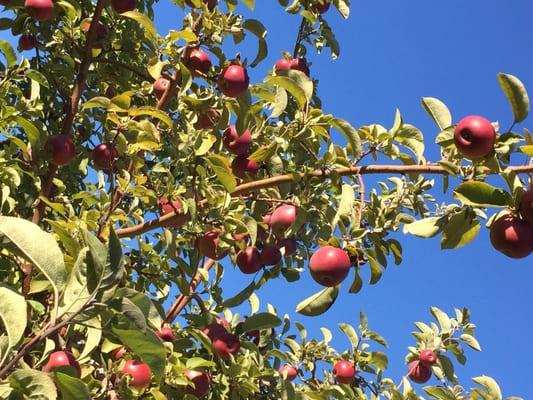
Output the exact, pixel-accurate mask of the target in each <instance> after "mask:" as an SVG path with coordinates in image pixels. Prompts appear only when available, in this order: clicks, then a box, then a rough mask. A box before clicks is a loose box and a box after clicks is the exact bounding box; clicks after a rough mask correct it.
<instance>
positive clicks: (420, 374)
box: [407, 349, 437, 384]
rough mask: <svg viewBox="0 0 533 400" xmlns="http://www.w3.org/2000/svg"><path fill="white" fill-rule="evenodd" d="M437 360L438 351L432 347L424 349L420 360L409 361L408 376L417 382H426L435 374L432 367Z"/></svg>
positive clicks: (419, 357)
mask: <svg viewBox="0 0 533 400" xmlns="http://www.w3.org/2000/svg"><path fill="white" fill-rule="evenodd" d="M436 362H437V353H436V352H435V351H434V350H431V349H425V350H422V351H421V352H420V354H419V356H418V360H414V361H411V362H410V363H409V367H408V371H407V377H408V378H409V379H411V380H412V381H413V382H415V383H420V384H423V383H426V382H427V381H429V380H430V379H431V376H432V375H433V372H432V369H431V367H432V366H433V365H435V363H436Z"/></svg>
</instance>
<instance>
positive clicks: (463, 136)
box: [453, 115, 496, 159]
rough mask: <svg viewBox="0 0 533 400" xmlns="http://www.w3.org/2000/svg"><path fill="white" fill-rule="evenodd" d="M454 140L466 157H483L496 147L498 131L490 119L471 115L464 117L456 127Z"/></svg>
mask: <svg viewBox="0 0 533 400" xmlns="http://www.w3.org/2000/svg"><path fill="white" fill-rule="evenodd" d="M453 141H454V143H455V147H457V150H458V151H459V153H460V154H462V155H463V156H464V157H466V158H470V159H475V158H481V157H485V156H486V155H488V154H489V153H490V152H491V151H492V150H493V149H494V144H495V143H496V131H495V130H494V126H492V124H491V122H490V121H489V120H487V119H485V118H483V117H480V116H477V115H470V116H468V117H465V118H463V119H462V120H461V121H460V122H459V123H458V124H457V126H456V127H455V132H454V135H453Z"/></svg>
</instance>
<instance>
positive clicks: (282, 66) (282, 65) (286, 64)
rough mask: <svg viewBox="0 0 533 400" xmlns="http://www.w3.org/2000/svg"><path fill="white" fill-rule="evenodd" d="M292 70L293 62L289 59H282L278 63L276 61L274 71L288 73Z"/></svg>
mask: <svg viewBox="0 0 533 400" xmlns="http://www.w3.org/2000/svg"><path fill="white" fill-rule="evenodd" d="M289 69H291V60H290V59H287V58H282V59H280V60H278V61H276V64H275V65H274V71H275V72H279V71H288V70H289Z"/></svg>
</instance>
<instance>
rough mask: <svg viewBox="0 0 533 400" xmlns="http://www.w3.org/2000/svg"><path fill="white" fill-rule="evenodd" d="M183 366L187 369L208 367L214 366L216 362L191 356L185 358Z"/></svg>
mask: <svg viewBox="0 0 533 400" xmlns="http://www.w3.org/2000/svg"><path fill="white" fill-rule="evenodd" d="M185 366H186V367H187V369H196V368H210V367H215V366H216V363H214V362H213V361H209V360H206V359H204V358H200V357H192V358H189V359H187V362H186V363H185Z"/></svg>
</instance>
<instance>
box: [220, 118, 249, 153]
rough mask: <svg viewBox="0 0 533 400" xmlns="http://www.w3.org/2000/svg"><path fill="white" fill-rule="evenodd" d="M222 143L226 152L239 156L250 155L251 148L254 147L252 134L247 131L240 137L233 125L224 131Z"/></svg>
mask: <svg viewBox="0 0 533 400" xmlns="http://www.w3.org/2000/svg"><path fill="white" fill-rule="evenodd" d="M222 143H223V144H224V147H225V148H226V150H228V151H229V152H230V153H232V154H235V155H237V156H240V155H243V154H246V153H248V150H250V146H251V145H252V134H251V133H250V131H249V130H248V129H245V130H244V132H242V133H241V134H240V135H239V132H237V128H236V127H235V125H231V126H229V127H228V128H226V130H225V131H224V135H223V136H222Z"/></svg>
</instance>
